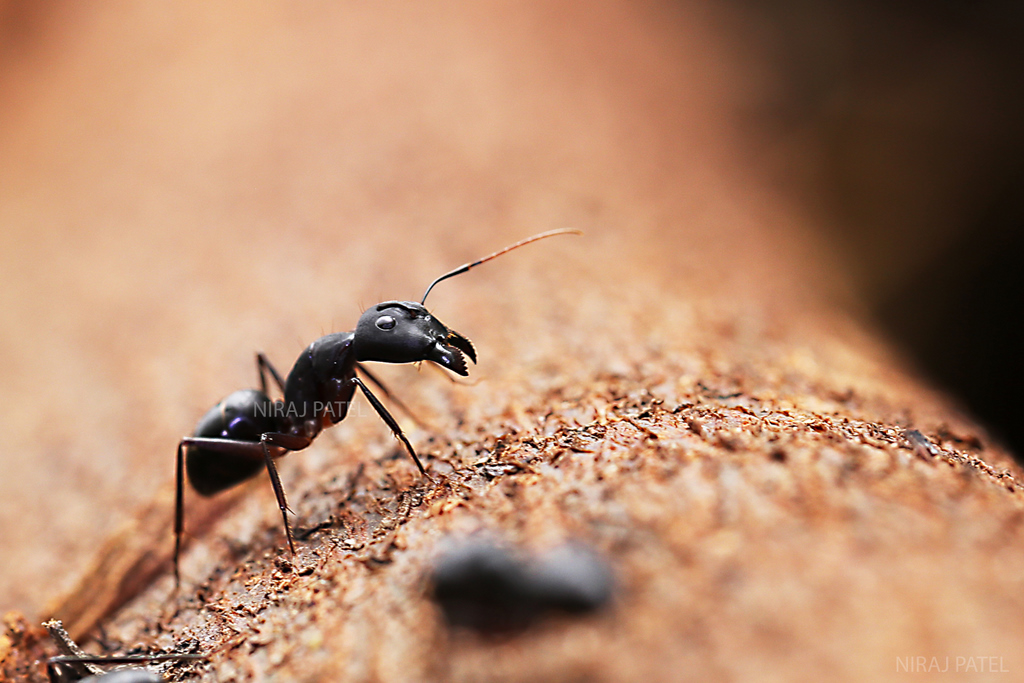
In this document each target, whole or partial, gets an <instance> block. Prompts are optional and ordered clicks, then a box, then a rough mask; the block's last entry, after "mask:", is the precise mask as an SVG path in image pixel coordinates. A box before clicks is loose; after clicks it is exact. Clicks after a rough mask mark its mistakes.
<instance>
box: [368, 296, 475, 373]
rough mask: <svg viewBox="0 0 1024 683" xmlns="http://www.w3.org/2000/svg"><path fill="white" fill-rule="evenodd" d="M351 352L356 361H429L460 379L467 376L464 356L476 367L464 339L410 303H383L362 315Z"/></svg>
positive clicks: (470, 348) (421, 305)
mask: <svg viewBox="0 0 1024 683" xmlns="http://www.w3.org/2000/svg"><path fill="white" fill-rule="evenodd" d="M352 350H353V351H354V352H355V354H356V360H358V361H368V360H369V361H380V362H384V363H415V362H417V361H422V360H429V361H433V362H435V363H437V364H438V365H440V366H442V367H445V368H448V369H449V370H451V371H452V372H454V373H456V374H459V375H462V376H463V377H465V376H466V375H468V374H469V370H468V369H467V368H466V359H465V356H469V358H470V360H472V361H473V362H474V363H476V351H475V350H474V349H473V345H472V344H471V343H470V342H469V340H468V339H466V338H465V337H463V336H462V335H461V334H459V333H458V332H455V331H454V330H450V329H448V328H447V327H446V326H445V325H444V323H442V322H441V321H440V320H438V319H437V318H435V317H434V316H433V315H431V313H430V311H428V310H427V309H426V307H425V306H424V305H423V304H419V303H416V302H413V301H385V302H384V303H381V304H377V305H376V306H373V307H372V308H370V309H369V310H368V311H366V312H365V313H363V314H362V315H361V316H360V317H359V324H358V325H356V332H355V337H354V338H353V340H352ZM463 354H465V356H464V355H463Z"/></svg>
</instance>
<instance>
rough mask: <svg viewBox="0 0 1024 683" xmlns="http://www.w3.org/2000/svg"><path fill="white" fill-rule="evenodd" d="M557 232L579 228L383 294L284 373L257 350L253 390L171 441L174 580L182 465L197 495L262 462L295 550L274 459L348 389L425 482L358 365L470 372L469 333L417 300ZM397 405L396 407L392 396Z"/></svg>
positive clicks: (337, 407)
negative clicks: (277, 396) (276, 393)
mask: <svg viewBox="0 0 1024 683" xmlns="http://www.w3.org/2000/svg"><path fill="white" fill-rule="evenodd" d="M564 234H579V231H578V230H572V229H560V230H549V231H548V232H542V233H540V234H539V235H534V236H533V237H528V238H527V239H524V240H522V241H519V242H516V243H515V244H512V245H510V246H507V247H505V248H504V249H501V250H499V251H496V252H494V253H493V254H491V255H490V256H485V257H484V258H482V259H479V260H477V261H473V262H472V263H466V264H464V265H462V266H459V267H458V268H456V269H455V270H452V271H450V272H448V273H445V274H444V275H442V276H441V277H439V278H437V279H436V280H434V281H433V282H432V283H430V286H429V287H427V291H426V292H425V293H424V294H423V298H422V299H420V301H419V303H416V302H414V301H385V302H383V303H379V304H377V305H376V306H372V307H371V308H370V309H368V310H367V311H366V312H364V313H363V314H362V315H361V316H360V317H359V322H358V324H357V325H356V329H355V331H353V332H336V333H334V334H328V335H327V336H324V337H321V338H320V339H317V340H316V341H315V342H313V343H312V344H310V345H309V346H308V347H307V348H306V350H305V351H303V352H302V354H301V355H300V356H299V358H298V360H296V361H295V365H294V366H292V371H291V372H290V373H289V374H288V379H287V380H282V379H281V375H280V374H279V373H278V372H277V370H276V369H274V366H273V365H271V363H270V361H269V360H267V357H266V356H264V355H263V354H262V353H260V354H257V356H256V366H257V369H258V372H259V376H260V388H259V390H256V389H243V390H241V391H236V392H234V393H233V394H231V395H229V396H228V397H227V398H225V399H224V400H223V401H221V402H220V403H218V404H217V405H215V406H214V407H213V408H211V409H210V410H209V411H208V412H207V413H206V414H205V415H204V416H203V417H202V418H201V419H200V420H199V423H198V424H197V425H196V428H195V431H194V432H193V434H192V436H186V437H185V438H183V439H182V440H181V442H180V443H179V444H178V455H177V473H176V481H175V487H176V498H175V505H174V582H175V585H176V586H177V585H178V584H179V582H180V576H179V572H178V558H179V555H180V552H181V537H182V533H183V531H184V517H185V512H184V488H185V486H184V481H185V472H186V471H187V472H188V480H189V482H190V483H191V484H192V488H194V489H195V490H196V492H198V493H199V494H200V495H203V496H212V495H213V494H215V493H219V492H221V491H224V490H226V489H229V488H231V487H232V486H235V485H237V484H240V483H242V482H243V481H246V480H247V479H250V478H252V477H254V476H256V475H257V474H259V472H260V470H262V469H263V468H264V467H265V468H266V470H267V472H268V474H269V475H270V483H271V484H272V485H273V487H274V495H275V496H276V497H277V504H278V507H279V508H280V509H281V517H282V519H283V520H284V530H285V535H286V537H287V538H288V547H289V549H291V551H292V553H294V552H295V543H294V541H293V540H292V531H291V527H290V526H289V525H288V503H287V502H286V500H285V495H284V488H282V486H281V478H280V477H279V476H278V473H277V466H276V465H275V464H274V460H275V459H276V458H280V457H283V456H284V455H286V454H287V453H289V452H291V451H301V450H302V449H304V448H306V447H308V446H309V445H310V444H311V443H313V439H315V438H316V437H317V435H318V434H319V433H320V432H321V431H322V430H323V429H324V428H326V427H330V426H332V425H335V424H337V423H339V422H341V421H342V420H343V419H345V415H346V414H347V412H348V407H349V404H350V402H351V400H352V397H353V395H354V394H355V391H356V388H358V389H359V390H360V391H362V392H363V394H364V395H365V396H366V399H367V400H368V401H369V402H370V405H371V406H373V409H374V410H375V411H377V414H378V415H380V417H381V419H382V420H384V422H385V423H386V424H387V426H388V427H389V428H390V429H391V431H392V433H394V435H395V436H396V437H398V438H399V439H400V440H401V441H402V443H403V444H404V445H405V448H406V450H407V451H409V455H410V456H411V457H412V459H413V462H415V463H416V467H417V468H418V469H419V471H420V473H421V474H422V475H423V476H424V477H426V478H427V479H430V475H429V474H427V471H426V470H425V469H424V468H423V463H421V462H420V459H419V457H418V456H417V455H416V451H415V450H414V449H413V447H412V444H411V443H409V440H408V439H407V438H406V437H405V434H404V433H403V432H402V428H401V427H399V425H398V422H396V421H395V418H393V417H392V416H391V413H389V412H388V410H387V409H386V408H385V407H384V404H382V403H381V402H380V401H379V400H378V399H377V397H376V396H374V395H373V393H372V392H371V391H370V389H369V388H368V387H367V386H366V384H365V383H364V382H363V381H362V380H361V379H360V378H359V377H358V375H357V374H356V373H357V371H358V372H360V373H362V374H363V375H365V376H366V378H367V379H369V380H370V382H372V383H373V384H374V385H376V386H377V387H378V388H379V389H380V390H381V391H382V392H383V393H384V395H385V396H387V397H389V398H392V397H391V394H390V392H388V390H387V389H386V388H385V387H384V385H383V384H381V382H380V380H378V379H377V378H376V377H374V376H373V374H372V373H370V372H369V371H368V370H367V369H366V368H365V367H364V366H363V363H364V362H367V361H379V362H383V363H417V362H420V361H433V362H434V363H436V364H438V365H440V366H441V367H444V368H447V369H448V370H451V371H452V372H454V373H455V374H457V375H462V376H466V375H468V374H469V371H468V370H467V368H466V359H465V357H466V356H469V358H470V360H472V361H473V362H474V363H476V351H475V350H474V349H473V345H472V344H471V343H470V341H469V340H468V339H466V338H465V337H464V336H462V335H461V334H459V333H458V332H455V331H454V330H451V329H449V328H448V327H446V326H445V325H444V324H443V323H442V322H441V321H440V320H438V319H437V318H435V317H434V316H433V315H431V313H430V311H428V310H427V309H426V307H425V306H424V305H423V304H424V302H426V300H427V295H428V294H430V290H432V289H433V288H434V286H435V285H436V284H438V283H439V282H441V281H443V280H447V279H448V278H450V277H455V276H456V275H460V274H462V273H465V272H466V271H468V270H469V269H470V268H474V267H476V266H478V265H480V264H482V263H486V262H487V261H490V260H491V259H494V258H497V257H498V256H501V255H502V254H505V253H508V252H510V251H512V250H513V249H518V248H519V247H522V246H525V245H527V244H530V243H531V242H536V241H537V240H542V239H545V238H547V237H554V236H555V235H564ZM268 372H269V373H270V376H271V377H272V378H273V379H274V382H275V383H276V384H277V386H278V387H279V388H280V390H281V393H282V394H284V399H283V400H278V401H273V400H271V399H270V397H269V396H268V395H267V377H266V375H267V373H268ZM392 400H394V399H392ZM395 403H396V405H398V406H401V404H400V403H399V402H398V401H397V400H395Z"/></svg>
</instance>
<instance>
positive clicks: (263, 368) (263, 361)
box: [256, 351, 284, 394]
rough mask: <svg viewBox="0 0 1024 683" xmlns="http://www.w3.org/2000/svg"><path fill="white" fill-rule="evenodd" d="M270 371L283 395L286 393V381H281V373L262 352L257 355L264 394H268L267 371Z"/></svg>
mask: <svg viewBox="0 0 1024 683" xmlns="http://www.w3.org/2000/svg"><path fill="white" fill-rule="evenodd" d="M268 370H269V371H270V375H271V376H272V377H273V378H274V381H275V382H277V386H278V387H279V388H280V389H281V393H282V394H283V393H284V380H282V379H281V375H280V373H278V371H277V368H275V367H274V366H273V364H271V362H270V359H269V358H267V355H266V354H265V353H263V352H262V351H261V352H259V353H257V354H256V371H257V372H259V373H260V391H262V392H263V393H264V394H265V393H267V375H266V373H267V371H268Z"/></svg>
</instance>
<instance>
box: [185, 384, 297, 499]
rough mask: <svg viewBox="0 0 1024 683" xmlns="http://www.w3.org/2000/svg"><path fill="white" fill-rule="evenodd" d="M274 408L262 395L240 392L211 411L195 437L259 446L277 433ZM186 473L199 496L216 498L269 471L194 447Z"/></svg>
mask: <svg viewBox="0 0 1024 683" xmlns="http://www.w3.org/2000/svg"><path fill="white" fill-rule="evenodd" d="M274 408H275V406H274V402H273V401H271V400H270V397H268V396H267V395H266V394H265V393H263V392H262V391H258V390H256V389H243V390H241V391H236V392H234V393H233V394H231V395H230V396H228V397H227V398H225V399H224V400H223V401H221V402H220V403H218V404H217V405H215V406H214V407H213V408H211V409H210V410H209V411H207V413H206V414H205V415H203V417H202V418H201V419H200V420H199V423H198V424H197V425H196V429H195V431H194V432H193V433H192V435H193V436H196V437H203V438H210V439H227V440H230V441H248V442H254V443H258V442H259V440H260V437H261V436H262V435H263V434H265V433H267V432H274V431H277V427H276V422H275V417H274V416H275V412H274ZM185 469H186V470H187V471H188V479H189V482H191V484H192V487H193V488H194V489H195V490H196V492H197V493H199V494H201V495H204V496H212V495H213V494H215V493H220V492H221V491H224V490H225V489H229V488H231V487H232V486H234V485H236V484H240V483H241V482H243V481H245V480H246V479H250V478H252V477H254V476H256V475H257V474H259V473H260V472H261V471H263V469H265V462H264V461H263V459H254V458H252V457H251V456H249V457H246V456H243V455H237V454H235V453H230V452H223V451H216V450H213V449H210V448H204V447H202V446H192V447H190V448H189V449H188V454H187V455H186V458H185Z"/></svg>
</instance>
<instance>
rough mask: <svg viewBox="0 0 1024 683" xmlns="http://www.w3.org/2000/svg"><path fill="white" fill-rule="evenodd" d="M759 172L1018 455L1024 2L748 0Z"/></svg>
mask: <svg viewBox="0 0 1024 683" xmlns="http://www.w3.org/2000/svg"><path fill="white" fill-rule="evenodd" d="M734 8H735V10H736V18H737V24H738V25H739V26H740V31H741V32H744V33H746V34H747V35H748V36H750V37H751V40H750V42H749V44H748V47H747V49H748V50H749V52H750V54H749V55H748V59H749V60H750V63H751V64H752V65H756V66H754V67H753V68H754V69H755V70H757V69H763V71H764V73H763V74H762V79H761V81H760V82H759V83H758V85H757V86H756V89H755V91H754V93H753V95H752V96H751V101H752V105H751V111H748V112H745V115H747V116H749V120H748V123H750V124H751V125H752V126H753V127H755V129H756V132H757V134H756V135H754V136H752V137H753V138H754V139H756V140H758V143H757V145H758V146H757V147H755V148H754V149H753V150H752V152H753V153H752V159H754V160H755V161H754V163H756V164H758V165H759V168H758V170H767V171H768V173H769V174H770V175H771V176H772V177H773V178H774V180H775V181H776V182H778V183H780V184H783V185H785V189H786V190H787V191H788V192H790V193H795V194H798V195H799V196H800V199H801V203H802V204H803V205H804V206H805V207H808V208H809V209H810V210H811V211H812V212H814V214H815V216H814V218H815V222H817V223H818V224H821V225H823V226H829V227H830V228H831V230H832V232H833V233H834V238H835V242H836V243H837V246H838V248H839V250H840V252H841V254H842V256H843V258H844V259H845V261H846V263H847V264H848V266H849V269H850V271H851V273H852V275H853V280H854V284H855V286H856V288H857V290H858V293H859V294H860V296H861V298H862V300H863V301H864V303H865V304H866V306H867V309H868V312H869V314H871V315H872V316H873V317H874V318H875V319H876V320H877V321H878V323H879V324H880V326H881V327H882V328H883V329H884V330H885V331H886V332H887V333H888V334H889V336H890V338H891V339H892V340H893V341H894V342H895V343H896V344H897V345H898V346H900V347H902V349H903V350H904V352H905V353H906V355H907V356H909V357H911V358H912V359H913V361H914V362H916V364H917V366H918V370H919V371H921V372H922V373H924V374H926V375H928V376H930V377H931V379H932V380H933V382H934V383H936V384H938V385H940V386H942V387H944V388H945V389H947V390H948V391H950V392H951V393H953V394H954V395H956V396H957V397H959V399H960V400H961V402H962V403H963V404H964V405H965V406H966V407H967V408H968V409H969V410H970V411H972V412H973V413H974V414H975V415H976V416H978V417H979V418H980V419H981V420H982V421H984V422H986V423H987V424H988V425H989V426H990V427H991V428H992V431H993V433H994V435H995V436H996V437H997V438H1000V439H1001V440H1003V441H1004V442H1005V443H1006V444H1007V445H1008V446H1009V447H1010V448H1011V449H1013V451H1014V452H1015V453H1016V454H1018V458H1020V457H1021V454H1024V436H1022V435H1021V433H1020V431H1019V430H1018V429H1016V422H1017V415H1019V414H1020V413H1021V411H1022V410H1024V399H1022V395H1021V392H1020V390H1019V388H1018V387H1020V386H1021V384H1022V382H1024V364H1022V362H1021V357H1020V353H1021V350H1022V348H1024V344H1022V341H1024V338H1022V333H1021V328H1020V324H1019V322H1018V318H1019V316H1020V313H1021V311H1022V310H1024V307H1022V306H1021V303H1022V280H1021V277H1020V271H1019V270H1018V268H1020V262H1021V257H1020V255H1021V253H1022V247H1024V235H1022V230H1021V229H1022V219H1024V191H1022V190H1024V171H1022V164H1021V159H1022V156H1024V134H1022V131H1024V127H1022V124H1021V122H1022V113H1024V112H1022V109H1024V107H1022V103H1024V95H1022V88H1021V80H1022V79H1021V73H1022V69H1021V67H1022V64H1024V59H1022V57H1024V39H1022V38H1024V5H1022V4H1021V3H1018V2H1009V1H1005V0H989V1H987V2H961V1H945V2H943V1H939V2H898V3H883V2H852V1H841V0H840V1H833V2H826V3H816V2H810V1H807V0H783V1H781V2H770V3H769V2H756V1H747V0H739V1H738V2H737V3H736V4H735V5H734Z"/></svg>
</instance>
